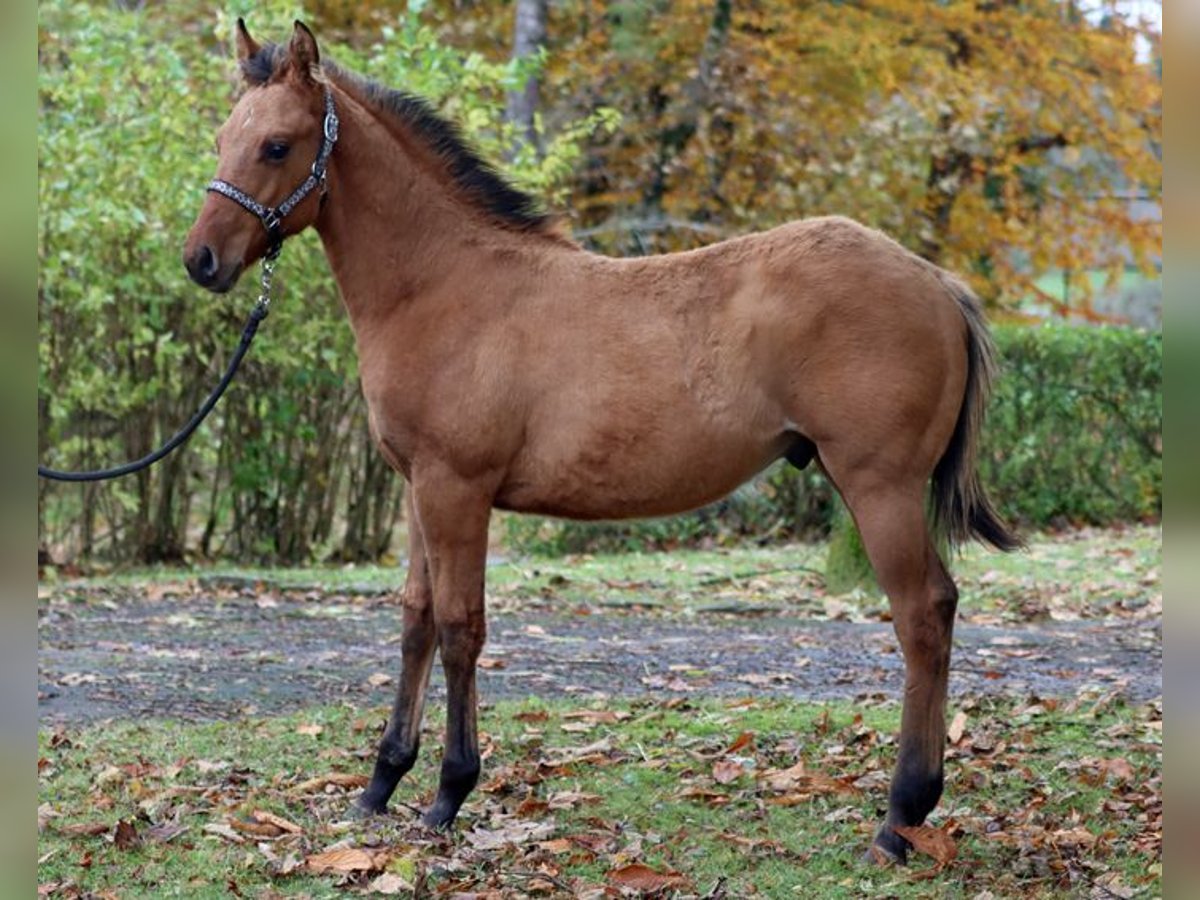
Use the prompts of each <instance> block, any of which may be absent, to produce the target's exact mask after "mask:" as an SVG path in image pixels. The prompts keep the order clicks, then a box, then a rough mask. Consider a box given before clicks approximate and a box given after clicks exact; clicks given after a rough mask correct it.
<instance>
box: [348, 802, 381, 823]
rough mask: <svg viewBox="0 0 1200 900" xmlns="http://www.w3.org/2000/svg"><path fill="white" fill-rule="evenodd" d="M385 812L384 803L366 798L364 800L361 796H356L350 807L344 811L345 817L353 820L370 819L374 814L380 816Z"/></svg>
mask: <svg viewBox="0 0 1200 900" xmlns="http://www.w3.org/2000/svg"><path fill="white" fill-rule="evenodd" d="M386 812H387V804H386V803H382V804H376V803H371V802H369V801H367V800H364V799H363V798H362V797H358V798H357V799H356V800H355V801H354V802H353V803H351V804H350V808H349V809H348V810H347V811H346V818H348V819H355V820H361V819H371V818H374V817H375V816H382V815H383V814H384V813H386Z"/></svg>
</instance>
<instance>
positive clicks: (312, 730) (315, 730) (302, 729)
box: [296, 723, 325, 737]
mask: <svg viewBox="0 0 1200 900" xmlns="http://www.w3.org/2000/svg"><path fill="white" fill-rule="evenodd" d="M324 730H325V726H323V725H317V724H316V723H310V724H307V725H297V726H296V734H307V735H308V736H309V737H316V736H317V735H319V734H320V733H321V732H322V731H324Z"/></svg>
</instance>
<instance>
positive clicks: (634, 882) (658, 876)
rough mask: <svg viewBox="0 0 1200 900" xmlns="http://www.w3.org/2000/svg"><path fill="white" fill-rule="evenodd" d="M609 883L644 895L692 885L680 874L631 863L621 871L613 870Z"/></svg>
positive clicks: (620, 869)
mask: <svg viewBox="0 0 1200 900" xmlns="http://www.w3.org/2000/svg"><path fill="white" fill-rule="evenodd" d="M606 877H607V878H608V881H609V882H610V883H612V884H615V885H617V886H618V887H623V888H630V889H631V890H635V891H642V892H643V893H653V892H655V891H661V890H665V889H666V888H676V887H678V888H682V887H687V886H689V885H690V883H691V882H689V881H688V879H687V878H686V876H684V875H681V874H680V873H679V872H658V871H656V870H654V869H652V868H650V867H649V866H646V865H643V864H642V863H631V864H630V865H628V866H622V867H621V868H619V869H613V870H612V871H611V872H609V873H608V875H607V876H606Z"/></svg>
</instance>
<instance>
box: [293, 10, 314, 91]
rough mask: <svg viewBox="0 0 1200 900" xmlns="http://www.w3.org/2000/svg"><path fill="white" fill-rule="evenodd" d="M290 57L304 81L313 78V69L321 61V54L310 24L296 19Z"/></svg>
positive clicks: (294, 67)
mask: <svg viewBox="0 0 1200 900" xmlns="http://www.w3.org/2000/svg"><path fill="white" fill-rule="evenodd" d="M288 59H289V60H290V61H291V64H292V70H293V71H294V72H295V73H296V74H297V75H299V76H300V78H301V79H302V80H304V81H312V80H313V70H314V69H316V67H317V66H318V65H320V63H321V54H320V51H318V50H317V39H316V38H315V37H313V33H312V32H311V31H309V30H308V26H307V25H305V24H304V23H303V22H301V21H300V20H299V19H297V20H296V25H295V27H294V28H293V29H292V41H291V43H290V44H288Z"/></svg>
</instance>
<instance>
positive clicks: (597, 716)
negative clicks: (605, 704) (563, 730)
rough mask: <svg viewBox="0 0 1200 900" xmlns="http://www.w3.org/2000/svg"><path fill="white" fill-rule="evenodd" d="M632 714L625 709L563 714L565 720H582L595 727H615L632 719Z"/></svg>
mask: <svg viewBox="0 0 1200 900" xmlns="http://www.w3.org/2000/svg"><path fill="white" fill-rule="evenodd" d="M631 715H632V714H631V713H627V712H625V710H623V709H575V710H572V711H571V712H568V713H563V718H564V719H582V720H583V721H584V722H591V723H592V724H593V725H615V724H616V723H617V722H622V721H624V720H625V719H628V718H630V717H631Z"/></svg>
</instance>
